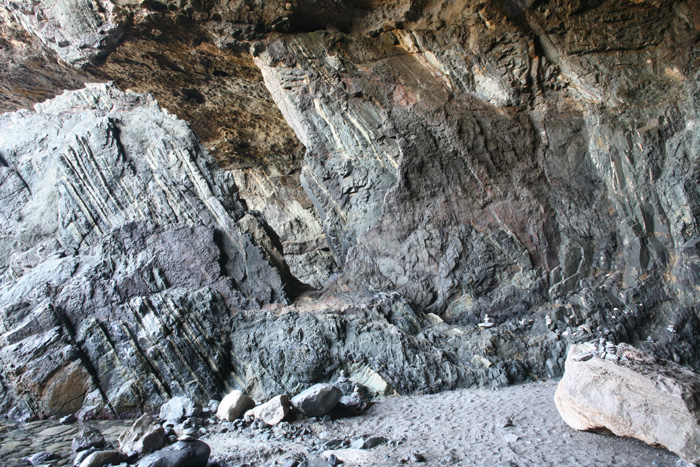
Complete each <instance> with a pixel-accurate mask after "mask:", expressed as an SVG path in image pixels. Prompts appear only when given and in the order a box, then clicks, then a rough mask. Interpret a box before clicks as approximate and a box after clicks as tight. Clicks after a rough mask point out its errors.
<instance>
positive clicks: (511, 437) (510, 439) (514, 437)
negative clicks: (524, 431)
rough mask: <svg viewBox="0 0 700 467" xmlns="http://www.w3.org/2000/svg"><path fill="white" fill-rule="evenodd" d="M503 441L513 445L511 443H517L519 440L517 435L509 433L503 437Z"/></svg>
mask: <svg viewBox="0 0 700 467" xmlns="http://www.w3.org/2000/svg"><path fill="white" fill-rule="evenodd" d="M503 439H504V440H505V442H506V443H509V444H511V443H515V442H516V441H518V439H519V438H518V437H517V435H514V434H512V433H507V434H505V435H503Z"/></svg>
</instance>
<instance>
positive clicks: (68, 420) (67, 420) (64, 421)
mask: <svg viewBox="0 0 700 467" xmlns="http://www.w3.org/2000/svg"><path fill="white" fill-rule="evenodd" d="M77 421H78V419H77V418H75V415H73V414H70V415H66V416H65V417H63V418H61V419H60V420H59V421H58V423H60V424H61V425H72V424H73V423H75V422H77Z"/></svg>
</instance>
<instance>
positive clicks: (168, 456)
mask: <svg viewBox="0 0 700 467" xmlns="http://www.w3.org/2000/svg"><path fill="white" fill-rule="evenodd" d="M210 452H211V449H210V448H209V446H208V445H207V444H206V443H205V442H203V441H198V440H195V441H188V442H184V441H178V442H177V443H175V444H173V445H171V446H168V447H167V448H164V449H161V450H160V451H156V452H154V453H153V454H149V455H147V456H146V457H144V458H142V459H141V460H140V461H139V462H138V464H136V465H137V466H138V467H204V466H206V465H207V462H208V461H209V453H210Z"/></svg>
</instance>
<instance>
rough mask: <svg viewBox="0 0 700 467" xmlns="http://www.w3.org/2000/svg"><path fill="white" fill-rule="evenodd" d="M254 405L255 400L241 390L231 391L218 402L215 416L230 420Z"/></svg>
mask: <svg viewBox="0 0 700 467" xmlns="http://www.w3.org/2000/svg"><path fill="white" fill-rule="evenodd" d="M253 407H255V401H254V400H253V399H251V398H250V397H248V396H247V395H245V394H244V393H243V392H242V391H239V390H235V391H231V392H230V393H228V394H227V395H226V397H224V398H223V400H222V401H221V402H220V403H219V404H218V408H217V410H216V417H217V418H218V419H219V420H225V421H227V422H232V421H234V420H236V419H237V418H239V417H240V416H241V415H243V414H244V413H246V412H247V411H248V410H250V409H252V408H253Z"/></svg>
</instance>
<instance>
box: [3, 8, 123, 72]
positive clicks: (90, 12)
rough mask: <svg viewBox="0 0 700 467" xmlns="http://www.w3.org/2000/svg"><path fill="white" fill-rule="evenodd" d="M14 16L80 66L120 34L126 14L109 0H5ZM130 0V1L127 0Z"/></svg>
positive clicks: (104, 51) (107, 48)
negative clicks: (39, 0)
mask: <svg viewBox="0 0 700 467" xmlns="http://www.w3.org/2000/svg"><path fill="white" fill-rule="evenodd" d="M4 3H5V6H6V8H8V9H9V10H10V12H12V15H13V16H14V18H15V20H16V21H17V22H18V23H20V24H21V25H22V26H24V28H25V29H26V30H27V31H29V32H30V33H32V34H34V35H36V36H37V37H38V38H39V39H41V41H42V42H43V43H44V44H46V45H47V46H48V47H50V48H51V49H53V50H54V51H55V52H56V53H57V54H58V56H59V57H61V59H62V60H64V61H66V62H67V63H69V64H71V65H75V66H77V67H84V66H87V65H90V64H91V63H94V62H95V61H96V60H97V59H99V58H100V57H102V56H104V55H105V54H107V53H108V52H109V51H110V50H111V49H112V47H114V46H115V45H116V43H117V42H118V41H119V38H120V37H121V33H122V28H121V26H122V24H123V23H124V21H125V20H126V16H125V15H124V14H122V12H123V10H122V9H121V8H120V7H119V6H118V5H119V3H122V2H112V1H109V0H77V1H69V0H49V1H42V2H35V1H31V0H28V1H19V2H16V1H9V0H8V1H5V2H4ZM126 3H130V2H126Z"/></svg>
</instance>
